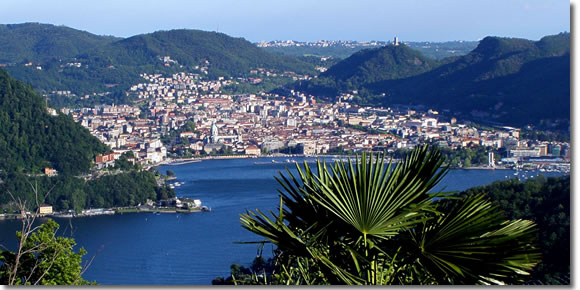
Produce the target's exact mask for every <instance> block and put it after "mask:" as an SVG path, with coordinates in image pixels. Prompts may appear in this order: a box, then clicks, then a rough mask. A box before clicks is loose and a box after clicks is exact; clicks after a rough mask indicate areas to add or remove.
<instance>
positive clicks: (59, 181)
mask: <svg viewBox="0 0 580 290" xmlns="http://www.w3.org/2000/svg"><path fill="white" fill-rule="evenodd" d="M2 179H3V180H4V181H5V182H4V183H3V184H0V192H8V191H10V192H11V193H12V194H14V195H15V196H16V197H20V198H22V199H24V200H30V201H33V200H35V197H34V195H33V194H32V193H30V190H29V189H30V186H31V183H32V184H37V185H38V188H39V191H40V192H50V193H49V194H48V195H47V197H46V199H45V200H41V201H40V202H43V203H47V204H50V205H52V206H53V208H54V210H56V211H61V210H69V209H73V210H75V211H76V212H80V211H81V210H82V209H85V208H102V207H107V208H108V207H120V206H136V205H138V204H144V203H145V202H146V201H147V199H151V200H159V199H167V198H171V197H174V196H175V192H174V191H173V190H172V189H171V188H169V187H167V186H165V185H164V186H158V185H157V182H156V177H155V173H153V172H150V171H136V170H131V171H129V172H125V173H119V174H114V175H107V176H103V177H100V178H97V179H92V180H89V181H86V182H85V181H84V180H83V179H81V178H75V177H72V176H60V175H59V176H56V177H36V178H31V177H27V176H25V175H23V174H20V173H13V174H9V175H8V176H7V177H5V178H2ZM11 201H12V200H11V199H10V197H9V195H8V194H2V195H0V205H1V204H3V205H7V204H9V203H10V202H11ZM30 210H34V209H30Z"/></svg>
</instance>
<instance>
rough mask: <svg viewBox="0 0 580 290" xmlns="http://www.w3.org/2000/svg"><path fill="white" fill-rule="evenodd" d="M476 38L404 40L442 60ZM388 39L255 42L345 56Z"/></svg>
mask: <svg viewBox="0 0 580 290" xmlns="http://www.w3.org/2000/svg"><path fill="white" fill-rule="evenodd" d="M477 43H478V41H446V42H428V41H405V42H404V44H405V45H407V46H408V47H410V48H412V49H414V50H417V51H419V52H421V53H422V54H423V55H425V56H426V57H429V58H433V59H443V58H446V57H451V56H461V55H466V54H468V53H469V52H470V51H472V50H473V49H474V48H475V47H476V46H477ZM388 44H389V42H388V41H370V42H360V41H344V40H339V41H337V40H335V41H324V40H320V41H315V42H297V41H270V42H260V43H258V44H257V45H258V46H259V47H263V48H264V49H265V50H266V51H268V52H272V53H277V54H284V55H290V56H316V57H318V58H320V57H331V58H335V59H339V60H340V59H345V58H347V57H349V56H351V55H353V54H354V53H356V52H358V51H361V50H363V49H369V48H379V47H382V46H386V45H388Z"/></svg>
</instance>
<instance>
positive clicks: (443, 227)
mask: <svg viewBox="0 0 580 290" xmlns="http://www.w3.org/2000/svg"><path fill="white" fill-rule="evenodd" d="M367 157H368V158H367ZM441 164H442V156H441V153H440V152H439V150H436V149H435V150H429V148H428V147H427V146H423V147H420V148H417V149H415V150H413V151H411V152H410V153H409V154H408V155H407V156H405V158H404V159H403V160H402V162H400V163H399V164H397V165H396V166H395V168H394V169H393V168H392V164H391V163H390V162H389V163H388V165H387V167H386V168H385V166H384V155H378V156H377V157H376V158H375V157H374V156H373V155H370V156H367V155H366V154H364V153H363V154H362V156H361V158H360V159H357V160H356V162H355V164H353V163H352V162H350V161H349V162H348V163H344V162H336V163H335V164H334V166H332V167H330V168H329V167H328V166H327V164H326V163H325V162H320V161H319V162H317V168H316V169H317V172H316V173H315V172H314V171H313V170H312V169H311V168H310V167H309V166H308V164H307V163H305V164H304V166H303V168H301V167H300V166H299V165H297V170H298V177H295V176H294V175H293V174H292V173H291V172H290V171H288V177H287V176H284V175H283V174H280V175H281V177H280V178H277V180H278V182H279V183H280V184H281V185H282V187H283V188H284V191H280V206H279V209H278V212H277V213H274V212H271V215H272V217H268V216H267V215H266V214H264V213H262V212H260V211H258V210H257V211H256V212H247V213H246V214H243V215H242V217H241V222H242V226H243V227H244V228H245V229H247V230H249V231H251V232H254V233H256V234H258V235H260V236H262V237H264V238H266V239H267V240H268V241H269V242H272V243H274V244H275V245H276V246H277V251H278V255H277V257H276V259H277V264H278V265H279V268H278V272H277V273H275V274H274V275H272V278H273V279H274V280H275V283H284V284H348V285H361V284H366V285H368V284H383V285H384V284H503V283H517V282H521V281H522V280H523V279H524V277H526V276H527V275H529V273H528V272H529V271H530V270H531V269H532V268H533V266H534V265H536V264H537V263H538V262H539V258H540V255H539V253H538V251H537V249H536V248H535V247H534V246H533V244H532V242H533V239H534V235H535V228H534V223H533V222H530V221H525V220H513V221H510V220H506V219H505V218H504V216H503V213H502V212H501V211H499V210H498V209H497V206H496V205H495V204H493V203H491V202H490V201H488V200H487V199H486V198H485V197H484V196H483V195H474V196H468V197H457V196H451V195H450V194H444V193H434V194H433V193H428V192H429V191H430V190H432V189H433V188H434V187H435V186H436V185H437V184H438V183H439V182H440V181H441V179H442V178H443V176H444V175H445V174H446V172H447V168H441Z"/></svg>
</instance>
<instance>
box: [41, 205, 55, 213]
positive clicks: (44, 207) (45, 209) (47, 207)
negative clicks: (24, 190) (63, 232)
mask: <svg viewBox="0 0 580 290" xmlns="http://www.w3.org/2000/svg"><path fill="white" fill-rule="evenodd" d="M38 213H39V214H52V205H49V204H41V205H40V206H38Z"/></svg>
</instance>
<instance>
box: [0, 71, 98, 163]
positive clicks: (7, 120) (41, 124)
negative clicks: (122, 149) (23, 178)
mask: <svg viewBox="0 0 580 290" xmlns="http://www.w3.org/2000/svg"><path fill="white" fill-rule="evenodd" d="M107 150H109V149H108V148H107V146H105V145H104V144H102V143H101V142H100V141H99V140H98V139H97V138H95V137H93V136H92V135H91V134H90V133H89V131H88V130H87V129H86V128H83V127H81V126H80V125H78V124H76V123H75V122H74V121H73V119H72V118H71V117H69V116H65V115H63V114H57V115H56V116H53V115H50V114H49V113H48V111H47V107H46V104H45V102H44V100H43V99H42V98H41V97H40V96H38V95H37V94H36V93H35V92H34V91H33V90H32V88H31V87H29V86H26V85H24V84H22V83H21V82H19V81H16V80H14V79H12V78H11V77H10V76H9V75H8V74H7V73H6V71H3V70H0V168H1V169H3V170H6V171H18V172H25V173H40V172H41V170H42V169H43V168H44V167H50V168H55V169H56V170H58V171H59V172H60V173H62V174H72V173H75V174H76V173H82V172H87V171H88V170H89V168H90V165H91V162H92V160H93V159H94V157H95V155H96V154H99V153H104V152H106V151H107Z"/></svg>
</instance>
